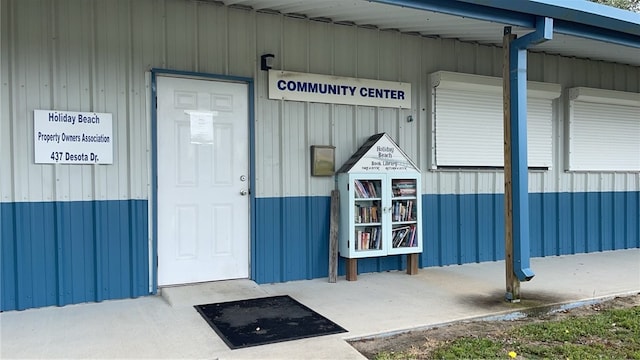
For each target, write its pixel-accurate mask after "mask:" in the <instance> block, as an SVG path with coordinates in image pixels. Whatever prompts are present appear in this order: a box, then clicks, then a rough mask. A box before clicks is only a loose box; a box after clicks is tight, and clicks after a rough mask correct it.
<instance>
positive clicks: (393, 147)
mask: <svg viewBox="0 0 640 360" xmlns="http://www.w3.org/2000/svg"><path fill="white" fill-rule="evenodd" d="M421 177H422V173H421V172H420V169H418V167H417V166H416V165H415V164H414V163H413V161H411V159H410V158H409V157H408V156H407V155H406V154H405V153H404V152H403V151H402V149H400V147H399V146H398V145H397V144H396V143H395V142H394V141H393V139H391V137H389V135H388V134H386V133H381V134H376V135H373V136H371V137H370V138H369V139H367V141H366V142H365V143H364V144H363V145H362V146H361V147H360V148H359V149H358V151H356V153H355V154H353V156H351V158H349V160H347V162H346V163H345V164H344V165H343V166H342V167H341V168H340V169H339V170H338V172H337V176H336V182H337V184H336V186H337V189H338V190H339V191H340V228H339V231H338V239H339V241H338V242H339V252H340V256H341V257H343V258H346V278H347V280H349V281H355V280H357V274H358V262H357V260H358V259H360V258H370V257H380V256H389V255H404V254H406V255H407V273H408V274H411V275H414V274H416V273H417V272H418V254H420V253H422V197H421V188H422V184H421Z"/></svg>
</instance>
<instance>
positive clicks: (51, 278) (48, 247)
mask: <svg viewBox="0 0 640 360" xmlns="http://www.w3.org/2000/svg"><path fill="white" fill-rule="evenodd" d="M1 206H2V209H1V214H2V224H1V226H0V233H1V235H2V274H1V277H2V292H1V293H2V295H1V297H0V301H2V304H0V309H1V310H2V311H6V310H16V309H17V310H21V309H27V308H34V307H43V306H51V305H58V306H62V305H66V304H74V303H81V302H87V301H101V300H106V299H121V298H130V297H137V296H141V295H146V294H148V293H149V281H148V279H149V248H148V214H147V201H145V200H113V201H70V202H18V203H2V204H1Z"/></svg>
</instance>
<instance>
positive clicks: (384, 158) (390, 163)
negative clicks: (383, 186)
mask: <svg viewBox="0 0 640 360" xmlns="http://www.w3.org/2000/svg"><path fill="white" fill-rule="evenodd" d="M356 172H357V173H369V172H370V173H373V172H417V173H420V169H419V168H418V167H417V166H416V164H415V163H414V162H413V161H412V160H411V159H410V158H409V156H407V154H405V152H404V151H402V149H401V148H400V146H398V144H396V142H395V141H393V139H392V138H391V137H390V136H389V135H388V134H387V133H380V134H375V135H372V136H370V137H369V138H368V139H367V141H365V142H364V144H362V146H360V148H359V149H358V151H356V152H355V153H354V154H353V155H352V156H351V157H350V158H349V160H347V161H346V162H345V163H344V164H343V165H342V167H341V168H340V169H339V170H338V173H356Z"/></svg>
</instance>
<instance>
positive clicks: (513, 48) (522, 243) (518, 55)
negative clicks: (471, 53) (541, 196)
mask: <svg viewBox="0 0 640 360" xmlns="http://www.w3.org/2000/svg"><path fill="white" fill-rule="evenodd" d="M552 38H553V19H551V18H543V17H540V18H538V19H537V21H536V30H535V31H534V32H532V33H529V34H527V35H525V36H523V37H521V38H517V39H515V40H514V41H513V42H511V44H510V53H509V84H510V90H511V102H510V106H511V113H510V114H511V166H512V171H511V183H512V187H513V195H512V196H513V200H512V201H513V207H512V208H513V271H514V272H515V274H516V276H517V277H518V279H519V280H520V281H529V280H531V279H532V278H533V277H534V276H535V274H534V273H533V270H531V265H530V263H529V257H530V254H529V248H530V241H529V179H528V176H529V173H528V166H527V48H528V47H529V46H531V45H535V44H539V43H541V42H544V41H547V40H550V39H552Z"/></svg>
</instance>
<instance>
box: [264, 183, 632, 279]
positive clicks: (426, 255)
mask: <svg viewBox="0 0 640 360" xmlns="http://www.w3.org/2000/svg"><path fill="white" fill-rule="evenodd" d="M529 208H530V214H529V220H530V223H531V229H530V230H531V235H530V236H531V249H530V250H531V255H532V256H534V257H541V256H553V255H565V254H575V253H584V252H594V251H606V250H617V249H626V248H636V247H640V220H639V219H640V192H593V193H589V192H579V193H532V194H529ZM329 209H330V198H328V197H286V198H257V199H256V224H255V229H256V239H255V246H254V252H253V256H254V262H253V266H252V269H253V273H252V277H253V279H254V280H255V281H256V282H258V283H268V282H282V281H291V280H300V279H311V278H318V277H325V276H327V274H328V253H329V234H328V232H329ZM423 229H424V230H423V231H424V233H423V241H424V251H423V253H422V256H421V259H420V260H421V265H420V266H421V267H429V266H444V265H452V264H465V263H473V262H483V261H495V260H501V259H503V258H504V196H503V195H502V194H466V195H454V194H450V195H435V194H430V195H423ZM405 268H406V259H405V257H404V256H388V257H379V258H369V259H359V260H358V272H359V273H368V272H380V271H387V270H401V269H405ZM338 273H339V274H341V275H344V273H345V264H344V260H343V259H340V262H339V267H338Z"/></svg>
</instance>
